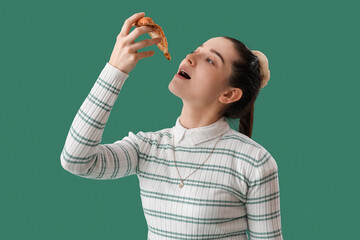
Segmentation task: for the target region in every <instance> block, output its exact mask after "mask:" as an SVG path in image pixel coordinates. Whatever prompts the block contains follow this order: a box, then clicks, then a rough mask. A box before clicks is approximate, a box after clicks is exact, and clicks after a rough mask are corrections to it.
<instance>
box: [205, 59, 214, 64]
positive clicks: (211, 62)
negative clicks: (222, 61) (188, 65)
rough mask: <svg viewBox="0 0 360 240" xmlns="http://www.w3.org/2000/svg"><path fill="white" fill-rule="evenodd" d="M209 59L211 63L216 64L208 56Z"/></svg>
mask: <svg viewBox="0 0 360 240" xmlns="http://www.w3.org/2000/svg"><path fill="white" fill-rule="evenodd" d="M207 60H210V62H211V64H213V65H214V62H213V61H212V60H211V59H210V58H206V61H207Z"/></svg>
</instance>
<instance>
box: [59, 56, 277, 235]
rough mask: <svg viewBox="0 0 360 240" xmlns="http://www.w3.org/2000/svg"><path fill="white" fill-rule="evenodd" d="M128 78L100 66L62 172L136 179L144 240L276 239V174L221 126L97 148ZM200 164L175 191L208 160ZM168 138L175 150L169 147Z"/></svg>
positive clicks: (261, 154) (256, 149)
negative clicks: (136, 177)
mask: <svg viewBox="0 0 360 240" xmlns="http://www.w3.org/2000/svg"><path fill="white" fill-rule="evenodd" d="M128 77H129V75H127V74H125V73H123V72H122V71H120V70H119V69H117V68H116V67H114V66H112V65H110V64H109V63H106V65H105V67H104V68H103V70H102V72H101V73H100V76H99V77H98V79H97V81H96V82H95V85H94V86H93V87H92V89H91V91H90V93H89V95H88V96H87V97H86V99H85V101H84V102H83V104H82V105H81V107H80V109H79V111H78V112H77V114H76V116H75V119H74V120H73V122H72V124H71V127H70V130H69V133H68V135H67V138H66V142H65V145H64V148H63V150H62V153H61V157H60V159H61V165H62V167H63V168H64V169H65V170H67V171H69V172H70V173H72V174H75V175H78V176H81V177H85V178H92V179H102V180H106V179H115V178H121V177H126V176H128V175H131V174H136V175H137V176H138V179H139V184H140V193H141V202H142V205H143V210H144V214H145V218H146V221H147V224H148V239H151V240H161V239H229V240H230V239H237V240H240V239H249V237H250V239H282V238H283V237H282V232H281V218H280V193H279V181H278V167H277V163H276V162H275V160H274V158H273V157H272V156H271V155H270V153H269V152H268V151H267V150H266V149H265V148H264V147H262V146H261V145H260V144H258V143H256V142H255V141H254V140H252V139H251V138H249V137H247V136H246V135H244V134H241V133H239V132H237V131H235V130H233V129H231V128H230V127H229V125H228V123H227V121H226V119H225V118H220V119H219V120H218V121H216V122H215V123H213V124H211V125H208V126H204V127H198V128H192V129H187V128H184V127H183V126H182V125H181V124H180V121H179V118H180V117H178V118H177V119H176V123H175V125H174V126H173V127H172V128H165V129H162V130H159V131H156V132H143V131H139V132H138V133H136V134H134V133H133V132H131V131H130V132H129V134H128V136H125V137H124V138H123V139H121V140H118V141H116V142H114V143H112V144H100V143H101V139H102V134H103V131H104V128H105V125H106V122H107V120H108V117H109V114H110V112H111V109H112V107H113V105H114V103H115V101H116V99H117V97H118V95H119V93H120V90H121V88H122V86H123V84H124V82H125V80H126V79H127V78H128ZM223 133H224V135H223V136H222V137H221V139H220V141H219V142H218V143H217V145H216V147H215V149H214V151H213V153H212V154H211V155H210V157H209V159H208V160H207V161H206V162H205V164H204V165H203V166H202V167H201V168H199V169H198V170H197V171H196V172H195V173H194V174H192V175H191V176H190V177H189V178H187V179H186V180H185V182H184V187H183V188H179V182H180V178H179V175H178V172H177V170H176V166H175V163H174V157H173V153H174V152H173V151H175V152H176V156H175V157H176V158H175V160H176V163H177V167H178V169H179V172H180V175H181V177H182V178H185V177H187V176H188V175H189V174H190V173H192V172H193V171H194V170H195V169H196V168H198V167H199V166H200V165H201V164H202V163H203V161H204V160H205V159H206V157H207V156H208V155H209V154H210V152H211V150H212V148H213V146H214V144H215V142H216V141H217V140H218V137H219V136H221V134H223ZM173 137H174V140H175V146H173V144H172V138H173Z"/></svg>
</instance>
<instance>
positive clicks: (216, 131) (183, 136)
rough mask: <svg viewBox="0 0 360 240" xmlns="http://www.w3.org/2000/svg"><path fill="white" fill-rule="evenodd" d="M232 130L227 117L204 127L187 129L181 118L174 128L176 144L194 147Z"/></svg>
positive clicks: (177, 120)
mask: <svg viewBox="0 0 360 240" xmlns="http://www.w3.org/2000/svg"><path fill="white" fill-rule="evenodd" d="M229 129H230V126H229V124H228V123H227V121H226V119H225V117H221V118H219V119H218V120H217V121H216V122H214V123H212V124H210V125H207V126H202V127H196V128H190V129H187V128H185V127H184V126H183V125H181V123H180V116H179V117H178V118H177V119H176V123H175V126H174V127H173V134H174V142H175V143H176V144H178V143H182V142H184V143H185V142H188V143H191V144H193V145H198V144H200V143H203V142H206V141H208V140H212V139H214V138H216V137H219V136H220V135H221V134H223V133H225V132H227V131H228V130H229Z"/></svg>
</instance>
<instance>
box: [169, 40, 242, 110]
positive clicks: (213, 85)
mask: <svg viewBox="0 0 360 240" xmlns="http://www.w3.org/2000/svg"><path fill="white" fill-rule="evenodd" d="M236 59H237V56H236V51H235V48H234V46H233V44H232V42H231V41H230V40H228V39H225V38H222V37H216V38H211V39H209V40H208V41H206V42H205V43H203V44H202V45H201V46H199V47H198V48H197V49H196V50H195V51H194V52H193V53H190V54H188V55H187V56H186V58H185V59H184V60H183V61H182V62H181V63H180V66H179V69H178V72H177V73H176V74H175V76H174V78H173V79H172V81H171V82H170V83H169V90H170V91H171V92H172V93H173V94H174V95H176V96H178V97H180V98H181V99H182V100H183V101H185V102H188V103H191V104H192V105H194V106H196V107H206V106H209V105H211V104H214V103H216V104H218V103H219V99H222V98H220V97H221V95H222V94H223V93H224V91H225V90H227V89H230V87H229V85H228V78H229V77H230V75H231V72H232V69H231V64H232V61H234V60H236ZM182 68H183V69H184V70H185V71H186V72H187V74H188V75H189V76H190V79H186V78H182V77H181V76H180V75H179V74H178V73H179V72H180V70H181V69H182Z"/></svg>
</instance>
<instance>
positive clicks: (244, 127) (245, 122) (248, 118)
mask: <svg viewBox="0 0 360 240" xmlns="http://www.w3.org/2000/svg"><path fill="white" fill-rule="evenodd" d="M254 107H255V102H253V104H252V105H251V108H250V110H249V111H248V112H247V113H246V114H244V115H243V116H242V117H240V121H239V132H240V133H242V134H245V135H246V136H248V137H249V138H251V134H252V129H253V121H254Z"/></svg>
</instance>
